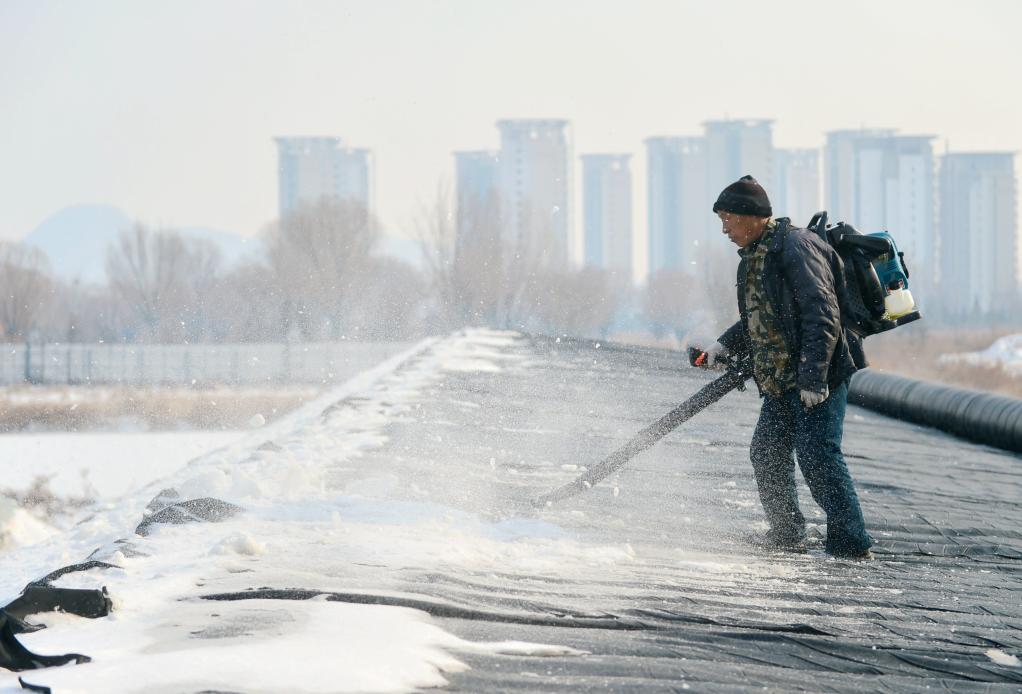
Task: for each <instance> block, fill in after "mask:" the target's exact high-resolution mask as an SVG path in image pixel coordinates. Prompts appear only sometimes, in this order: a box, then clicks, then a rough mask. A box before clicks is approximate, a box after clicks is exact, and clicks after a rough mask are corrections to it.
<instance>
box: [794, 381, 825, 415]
mask: <svg viewBox="0 0 1022 694" xmlns="http://www.w3.org/2000/svg"><path fill="white" fill-rule="evenodd" d="M799 395H800V396H801V397H802V404H803V405H805V406H806V409H807V410H811V409H812V408H814V407H816V406H817V405H819V404H820V403H821V402H823V401H824V400H826V399H827V398H828V397H830V388H828V387H827V386H823V392H822V393H817V392H814V391H812V390H803V391H802V392H801V393H799Z"/></svg>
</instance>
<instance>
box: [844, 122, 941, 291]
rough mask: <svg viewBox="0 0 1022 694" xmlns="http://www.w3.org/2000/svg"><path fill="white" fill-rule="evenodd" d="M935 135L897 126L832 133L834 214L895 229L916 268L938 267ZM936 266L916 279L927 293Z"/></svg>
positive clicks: (865, 228)
mask: <svg viewBox="0 0 1022 694" xmlns="http://www.w3.org/2000/svg"><path fill="white" fill-rule="evenodd" d="M933 139H934V138H933V136H932V135H900V134H898V133H897V131H896V130H893V129H875V130H840V131H832V132H829V133H827V148H826V160H827V165H826V166H827V173H828V178H827V181H826V184H827V199H828V205H829V207H828V208H827V209H828V212H830V215H831V217H830V218H831V220H832V221H838V220H843V221H846V222H848V223H850V224H852V226H854V227H855V228H856V229H858V230H859V231H861V232H863V233H871V232H875V231H884V230H887V231H890V232H891V233H892V234H893V235H894V238H895V239H896V240H897V242H898V247H899V249H900V250H902V251H903V252H904V253H905V254H906V257H907V258H908V259H909V260H908V263H909V266H910V268H911V267H912V266H915V267H921V268H922V267H929V268H934V270H935V269H936V262H937V252H936V250H937V249H936V241H935V240H936V236H937V234H936V228H937V216H936V213H937V193H936V179H935V169H936V160H935V156H934V153H933V143H932V141H933ZM934 274H935V273H934V272H923V273H917V275H916V277H914V278H912V280H914V281H911V282H910V283H911V284H912V285H913V287H914V288H915V289H917V294H918V293H919V292H918V290H920V289H921V290H922V292H923V293H924V294H925V293H927V292H929V291H930V290H931V289H932V288H933V286H934Z"/></svg>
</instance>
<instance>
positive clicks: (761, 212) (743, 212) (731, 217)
mask: <svg viewBox="0 0 1022 694" xmlns="http://www.w3.org/2000/svg"><path fill="white" fill-rule="evenodd" d="M713 211H714V212H716V213H717V216H718V217H720V221H721V223H722V225H723V229H722V231H723V232H724V233H725V234H727V237H728V238H729V239H731V241H732V243H734V244H735V245H736V246H738V247H739V248H745V247H746V246H748V245H750V244H752V243H754V242H755V241H758V240H759V237H760V236H762V235H763V231H764V230H765V229H766V224H767V222H768V221H770V217H771V216H773V210H772V209H771V208H770V199H769V198H768V197H767V194H766V191H765V190H763V186H761V185H760V184H759V182H758V181H756V179H755V178H753V177H752V176H742V177H741V178H740V179H739V180H737V181H735V182H734V183H732V184H731V185H729V186H728V187H727V188H725V189H724V190H722V191H721V193H720V196H719V197H718V198H717V202H715V203H713Z"/></svg>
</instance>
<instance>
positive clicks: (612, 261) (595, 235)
mask: <svg viewBox="0 0 1022 694" xmlns="http://www.w3.org/2000/svg"><path fill="white" fill-rule="evenodd" d="M630 158H631V155H630V154H583V155H582V198H583V203H582V217H583V223H582V227H583V233H582V241H583V250H582V262H583V264H585V265H587V266H591V267H598V268H604V269H606V270H610V271H612V272H614V273H615V275H617V276H619V277H621V278H623V279H625V280H627V281H628V282H629V283H631V281H632V173H631V169H630V168H629V165H628V160H629V159H630Z"/></svg>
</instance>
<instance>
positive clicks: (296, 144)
mask: <svg viewBox="0 0 1022 694" xmlns="http://www.w3.org/2000/svg"><path fill="white" fill-rule="evenodd" d="M275 142H276V143H277V162H278V163H277V173H278V190H279V205H280V215H281V216H283V215H284V214H285V213H287V212H288V211H289V210H290V209H292V208H293V207H294V206H295V205H297V204H298V203H300V202H315V201H317V200H319V199H321V198H331V199H335V200H356V201H358V202H360V203H362V204H363V205H365V207H366V209H368V210H371V209H372V195H373V191H372V175H371V171H370V169H371V167H370V158H371V153H370V151H369V150H368V149H358V148H352V147H346V146H344V143H343V141H342V140H341V139H340V138H338V137H278V138H275Z"/></svg>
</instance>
